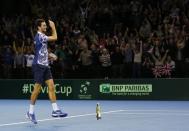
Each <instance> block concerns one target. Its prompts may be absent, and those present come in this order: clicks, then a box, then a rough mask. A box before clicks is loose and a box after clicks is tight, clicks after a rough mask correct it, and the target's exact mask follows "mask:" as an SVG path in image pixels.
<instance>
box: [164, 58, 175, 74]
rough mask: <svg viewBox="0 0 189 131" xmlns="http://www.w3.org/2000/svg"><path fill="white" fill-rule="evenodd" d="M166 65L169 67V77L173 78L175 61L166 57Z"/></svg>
mask: <svg viewBox="0 0 189 131" xmlns="http://www.w3.org/2000/svg"><path fill="white" fill-rule="evenodd" d="M166 64H168V65H170V66H171V76H170V77H172V76H174V75H175V61H174V60H172V58H171V56H170V55H168V56H167V60H166Z"/></svg>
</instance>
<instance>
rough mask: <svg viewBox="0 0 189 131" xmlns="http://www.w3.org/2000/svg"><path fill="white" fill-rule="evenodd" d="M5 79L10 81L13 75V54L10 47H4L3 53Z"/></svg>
mask: <svg viewBox="0 0 189 131" xmlns="http://www.w3.org/2000/svg"><path fill="white" fill-rule="evenodd" d="M2 61H3V78H6V79H10V78H11V74H12V64H13V53H12V50H11V47H10V46H4V49H3V52H2Z"/></svg>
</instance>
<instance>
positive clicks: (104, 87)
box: [100, 84, 111, 93]
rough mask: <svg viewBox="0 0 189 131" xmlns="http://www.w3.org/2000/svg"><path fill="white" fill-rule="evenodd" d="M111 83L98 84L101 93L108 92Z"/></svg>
mask: <svg viewBox="0 0 189 131" xmlns="http://www.w3.org/2000/svg"><path fill="white" fill-rule="evenodd" d="M110 88H111V85H110V84H101V85H100V92H101V93H110V92H111V91H110V90H111V89H110Z"/></svg>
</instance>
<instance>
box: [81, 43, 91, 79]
mask: <svg viewBox="0 0 189 131" xmlns="http://www.w3.org/2000/svg"><path fill="white" fill-rule="evenodd" d="M79 61H80V62H81V73H82V76H83V77H84V78H90V77H91V66H92V52H91V50H89V49H88V46H87V45H85V46H83V51H82V52H81V54H80V57H79Z"/></svg>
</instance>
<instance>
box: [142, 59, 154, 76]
mask: <svg viewBox="0 0 189 131" xmlns="http://www.w3.org/2000/svg"><path fill="white" fill-rule="evenodd" d="M153 66H154V64H153V62H152V61H151V59H150V57H149V56H145V57H144V61H143V63H142V76H143V77H144V78H151V77H153V75H152V67H153Z"/></svg>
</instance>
